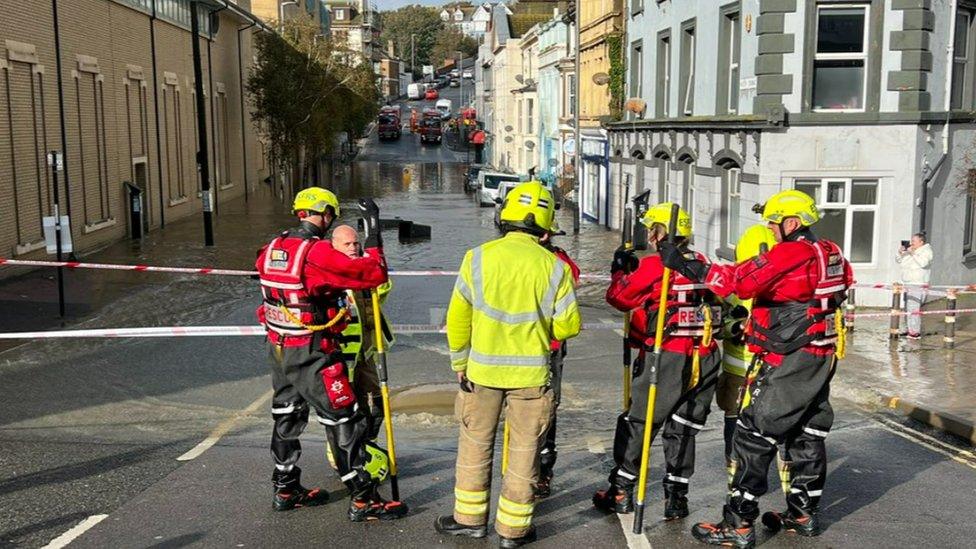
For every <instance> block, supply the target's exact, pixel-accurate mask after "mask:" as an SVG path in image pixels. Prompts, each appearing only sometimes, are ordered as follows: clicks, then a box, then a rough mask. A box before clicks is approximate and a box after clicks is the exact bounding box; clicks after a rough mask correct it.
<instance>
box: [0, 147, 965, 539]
mask: <svg viewBox="0 0 976 549" xmlns="http://www.w3.org/2000/svg"><path fill="white" fill-rule="evenodd" d="M394 149H395V150H394ZM397 150H398V151H399V152H395V151H397ZM391 151H392V152H391ZM418 151H419V145H418V144H416V143H414V144H413V145H411V144H410V143H409V142H408V141H406V140H404V141H402V142H401V143H400V144H399V145H397V144H395V143H384V144H379V143H376V142H375V137H371V138H370V140H369V142H367V143H366V144H365V149H364V150H363V152H362V154H361V156H360V160H359V161H358V162H356V163H355V164H354V165H353V166H352V167H350V169H349V170H348V173H346V174H345V176H346V179H345V180H344V181H343V182H341V183H340V184H339V188H340V194H341V195H342V196H343V197H355V196H360V195H366V194H369V195H373V196H378V197H381V198H382V200H380V204H381V205H382V206H383V207H384V208H385V209H384V216H385V215H386V213H387V211H389V212H391V213H393V212H396V213H398V214H402V215H404V216H405V217H407V218H411V219H415V220H417V221H419V222H422V223H428V224H432V225H434V226H435V229H436V230H435V233H434V234H433V235H432V240H431V241H430V242H424V243H410V242H397V241H395V240H393V239H388V242H387V246H386V247H387V252H388V257H389V259H390V264H391V266H392V267H393V268H394V269H405V268H431V269H432V268H448V269H453V268H455V267H456V263H457V261H458V260H459V258H460V257H461V255H460V254H461V252H463V250H464V249H466V248H467V247H470V246H471V245H474V244H476V243H478V242H480V241H483V240H485V239H487V238H491V237H492V236H493V234H494V228H493V227H492V224H491V209H485V208H478V206H477V204H476V203H475V202H474V201H473V200H471V199H470V198H469V197H467V196H466V195H464V193H463V191H462V190H461V189H462V186H461V181H460V179H459V178H460V176H461V174H463V166H461V165H459V164H457V163H456V162H450V161H446V160H441V161H440V162H438V163H433V164H431V163H415V162H414V159H415V158H416V156H417V155H418V154H419V153H418ZM379 158H384V159H387V158H392V159H396V160H395V162H394V163H389V162H386V161H383V162H381V161H379V160H377V159H379ZM456 160H457V159H456V158H455V161H456ZM404 166H407V167H408V171H409V172H410V174H411V176H410V177H409V178H403V177H402V170H403V168H404ZM345 205H346V204H345V203H344V206H345ZM561 215H568V213H567V212H562V213H561ZM288 225H289V219H288V213H287V208H286V207H285V206H283V205H281V204H280V203H279V202H276V200H275V199H274V198H273V197H271V196H270V195H268V194H263V191H259V192H258V193H257V194H255V195H252V196H251V197H250V199H249V201H248V203H247V204H244V203H243V202H240V203H230V204H225V205H222V209H221V214H220V215H219V216H218V217H217V224H216V242H217V246H215V247H213V248H206V247H204V246H202V231H201V230H200V226H199V221H198V220H194V219H188V220H185V221H182V222H177V223H172V224H170V225H168V226H167V228H166V229H165V230H164V231H154V232H153V233H150V235H149V236H148V237H147V238H146V239H144V240H143V241H142V242H140V243H129V242H123V243H119V244H116V245H113V246H111V247H109V248H106V249H105V250H102V251H100V252H97V253H94V254H91V255H90V256H89V257H87V258H86V259H89V260H91V261H99V262H118V263H132V262H139V263H153V264H164V265H182V266H194V265H213V266H220V267H227V268H249V267H250V263H251V258H253V251H254V249H256V247H257V246H258V245H260V244H261V243H263V242H265V241H266V240H267V239H268V238H269V237H270V236H271V235H273V234H275V232H277V231H278V230H280V229H281V228H282V227H287V226H288ZM617 239H618V236H616V235H614V233H611V232H608V231H605V230H603V229H602V228H600V227H592V226H584V230H583V233H581V235H579V236H578V237H564V241H563V242H561V243H562V244H563V245H564V246H565V247H566V248H568V249H569V251H570V253H571V254H573V255H574V256H576V257H579V258H580V259H581V263H582V264H583V268H584V271H587V272H595V271H596V270H598V269H600V268H603V266H604V265H605V263H606V257H608V256H609V253H610V250H612V249H613V247H615V246H616V241H617ZM51 275H52V273H50V272H47V271H44V270H37V271H32V272H29V273H26V274H22V275H21V276H20V277H14V278H12V279H4V280H0V296H4V299H5V300H7V301H6V302H4V303H0V310H2V311H4V314H3V315H0V319H3V321H2V322H4V324H2V329H3V330H27V329H31V330H33V329H44V328H57V327H59V324H60V321H59V320H58V319H57V317H56V313H55V314H52V309H51V307H50V289H51V288H52V285H53V281H52V279H51V278H50V276H51ZM67 277H68V288H69V291H68V296H69V300H70V301H69V303H74V304H75V305H74V307H73V308H69V310H73V311H75V313H74V316H72V317H71V319H69V321H70V326H69V327H71V328H74V327H119V326H168V325H188V326H189V325H194V326H198V325H242V324H253V323H254V316H253V311H254V307H255V306H256V305H257V303H258V301H259V297H258V291H257V287H256V285H255V283H254V281H252V280H249V279H247V278H231V277H202V276H195V275H185V276H173V275H164V274H149V273H131V272H99V271H72V272H68V273H67ZM452 282H453V281H452V280H451V279H450V277H439V278H438V277H428V278H419V277H403V278H398V279H396V287H395V290H394V292H393V293H392V294H391V296H390V300H389V301H388V303H387V306H386V309H387V312H388V314H389V315H390V316H391V318H392V319H393V321H394V322H396V323H439V322H440V321H441V320H442V319H443V312H444V307H446V300H447V296H449V293H450V289H451V287H452ZM602 293H603V289H602V286H600V285H598V284H589V285H584V286H583V287H582V288H581V289H580V292H579V294H580V299H581V302H582V304H583V315H584V319H585V320H586V321H587V322H597V323H600V322H602V323H606V324H613V323H615V322H617V321H618V319H619V314H617V313H615V312H613V311H611V310H610V309H609V308H608V307H607V306H606V305H605V304H604V303H603V296H602ZM55 305H56V302H55ZM54 311H56V309H54ZM8 312H11V313H14V314H16V315H19V316H18V317H17V318H18V320H16V321H12V320H8ZM879 324H880V325H881V328H872V326H874V325H873V324H869V323H867V322H864V323H861V324H859V325H858V331H857V332H855V334H854V336H853V341H852V347H853V348H852V353H851V355H850V356H849V358H848V359H847V360H846V361H845V362H843V363H842V366H841V370H840V372H839V373H838V376H837V378H836V381H835V383H834V387H833V388H834V406H835V410H836V416H837V419H836V422H835V425H834V428H833V429H832V431H831V436H830V438H829V440H828V448H829V452H830V463H829V468H830V477H829V480H828V486H827V490H826V492H825V496H824V501H823V503H822V506H823V517H824V520H825V522H826V523H827V530H826V532H825V533H824V534H823V535H822V536H821V537H819V538H816V539H802V538H800V539H798V538H795V537H790V536H786V535H779V536H775V537H770V536H768V535H767V534H765V533H763V534H762V538H761V543H763V544H768V546H769V547H837V546H858V547H892V546H920V545H923V544H931V543H932V540H938V544H939V546H941V547H969V546H971V545H972V544H971V540H972V539H973V537H974V536H976V524H974V522H973V520H972V514H971V513H967V512H960V510H966V509H970V508H971V507H972V494H974V493H976V474H974V473H976V456H974V455H973V453H972V451H971V448H968V447H967V446H966V445H964V444H961V443H960V442H959V440H958V439H955V438H953V437H951V436H948V435H946V434H944V433H943V432H941V431H938V430H934V429H930V428H927V427H926V426H925V425H921V424H919V423H917V422H915V421H912V420H911V419H908V418H905V417H904V416H902V415H900V414H895V413H892V412H891V411H889V410H887V409H885V408H884V407H883V406H881V405H879V403H880V400H879V399H880V397H879V395H880V393H881V391H883V390H888V391H889V392H891V393H895V392H897V393H898V394H899V395H901V396H903V397H904V398H905V399H906V400H910V401H916V402H919V403H941V404H942V405H944V406H947V408H949V407H948V404H949V403H951V404H952V407H951V408H949V410H957V407H958V408H962V407H965V404H966V402H972V400H971V398H972V397H971V395H972V394H973V393H972V392H971V391H969V389H971V383H972V381H971V380H972V379H973V376H971V375H970V376H967V375H965V374H966V373H969V371H970V370H969V368H972V367H973V366H972V365H971V363H972V361H971V360H969V354H970V353H972V352H973V349H974V346H976V343H974V338H973V337H971V336H970V335H969V333H968V332H965V331H964V332H962V333H961V337H960V338H959V339H960V342H959V344H958V345H957V348H956V349H955V350H954V351H951V352H948V351H943V350H941V349H939V348H938V345H939V341H938V338H937V336H928V337H927V338H926V339H923V340H922V341H921V342H920V343H914V342H913V343H898V344H897V345H895V346H894V347H889V344H888V341H887V340H886V339H885V338H884V337H882V336H884V335H885V334H886V333H887V332H886V331H885V328H886V323H885V322H880V323H879ZM876 331H877V333H875V332H876ZM619 345H620V342H619V338H618V336H617V335H614V334H613V332H612V331H609V330H591V331H587V332H584V333H583V334H581V335H580V337H579V338H577V339H576V340H574V341H572V342H570V343H569V348H570V354H569V356H568V357H567V362H566V370H565V371H566V374H565V376H566V377H565V381H564V383H565V385H564V401H563V404H562V407H561V410H560V423H559V424H560V434H559V444H560V448H559V452H560V453H559V461H558V464H557V466H556V475H557V477H556V482H555V485H554V490H555V491H554V494H553V496H552V497H550V498H549V499H548V500H546V501H544V502H542V503H541V504H540V505H539V506H538V511H537V517H536V524H537V526H538V527H539V533H540V538H541V539H540V541H539V542H538V543H537V544H536V546H538V547H566V546H584V547H585V546H592V547H648V546H652V545H656V546H668V547H672V546H673V547H692V546H695V547H697V546H698V545H696V544H694V542H693V540H692V539H691V537H690V535H689V534H688V529H689V528H690V526H691V524H693V522H695V521H697V520H706V519H707V520H715V519H717V518H718V516H719V514H720V509H721V504H722V501H723V497H724V495H723V494H724V485H725V478H724V467H723V456H722V435H721V432H722V429H721V414H719V413H715V414H712V416H711V417H710V418H709V420H708V424H707V427H706V429H705V430H704V431H703V432H702V433H701V435H700V436H699V437H698V452H697V455H698V458H697V460H698V472H697V473H696V475H695V477H694V481H693V489H692V493H691V502H690V503H691V506H692V516H691V517H689V518H688V519H686V520H684V521H678V522H674V523H665V522H662V521H661V519H660V512H661V507H662V504H661V501H660V498H661V491H660V484H659V482H658V479H660V478H661V476H662V474H663V472H662V464H663V460H662V452H661V448H660V445H659V444H658V443H655V445H654V447H653V451H652V458H651V467H652V468H651V473H650V478H651V479H652V484H651V485H650V487H649V494H650V495H649V508H648V509H649V513H648V517H647V522H646V528H645V532H644V535H643V536H634V535H631V534H630V533H629V532H630V526H631V525H630V520H631V517H618V516H615V515H609V516H608V515H604V514H602V513H599V512H597V511H595V510H594V509H592V508H591V505H590V503H589V498H590V496H591V495H592V492H593V491H594V490H596V489H598V488H601V487H603V485H604V483H605V482H606V476H607V474H608V472H609V470H610V467H611V464H612V463H611V455H610V448H611V445H612V437H613V431H612V429H613V426H614V424H615V417H616V415H617V414H618V413H619V408H620V393H619V381H618V380H619V378H620V365H619V362H620V356H619ZM264 360H265V359H264V349H263V346H262V343H261V339H260V338H255V337H250V338H248V337H237V338H184V339H118V340H108V339H103V340H38V341H29V342H25V343H23V344H21V345H19V346H17V347H16V348H12V349H8V350H6V351H4V352H0V547H40V546H43V545H45V544H47V543H49V542H51V541H52V540H54V539H56V538H58V539H60V540H66V539H67V537H70V536H75V535H77V537H75V538H73V541H72V543H71V545H72V546H77V547H184V546H192V547H228V546H230V547H249V546H258V547H266V546H272V545H274V546H278V545H284V546H289V545H291V544H299V545H301V546H305V545H311V544H319V545H321V544H323V543H327V544H328V545H330V546H334V547H341V546H343V545H344V544H354V545H355V546H362V545H364V544H367V545H373V544H376V545H380V544H382V545H398V546H400V547H404V548H413V547H418V548H419V547H431V546H439V545H449V546H450V545H457V546H462V547H467V546H471V547H481V546H487V545H489V544H494V543H495V537H494V536H493V535H492V536H489V538H488V540H485V541H480V542H478V541H467V540H465V541H458V540H445V539H442V538H440V537H439V536H437V535H436V533H435V532H434V530H433V528H432V523H433V520H434V518H435V517H436V516H437V515H439V514H444V513H448V512H450V509H451V506H452V502H451V487H452V479H453V459H454V452H455V449H456V436H457V425H456V423H455V422H454V419H453V418H452V416H451V412H452V397H453V391H454V390H455V389H454V384H453V383H452V382H451V379H452V373H451V372H450V369H449V365H448V354H447V349H446V345H445V343H444V339H443V336H442V335H431V334H417V335H408V334H401V335H398V338H397V343H396V345H395V346H394V347H393V349H392V351H391V355H390V358H389V363H390V369H391V374H390V375H391V382H392V384H393V386H394V388H395V390H394V396H393V408H394V410H395V411H396V417H395V420H394V424H395V426H396V436H397V449H398V458H399V459H398V462H399V464H400V476H401V481H400V482H401V492H402V493H403V495H404V499H405V501H406V503H407V504H408V505H410V507H411V509H412V511H411V514H410V516H409V517H407V518H406V519H404V520H401V521H397V522H392V523H372V524H365V525H363V524H350V523H348V522H347V521H346V520H345V518H344V513H345V510H346V502H345V501H346V497H345V496H344V493H343V489H342V486H341V484H340V483H339V482H338V479H337V478H336V475H335V474H334V473H333V472H331V471H329V470H328V465H327V464H326V462H325V460H324V459H322V458H323V457H324V455H323V453H324V452H323V446H324V439H325V437H324V433H323V431H322V430H321V428H319V427H318V426H317V425H314V424H313V425H311V426H310V427H309V429H308V430H307V432H306V434H305V435H304V436H303V441H304V444H305V453H304V457H303V459H302V462H301V465H302V467H303V469H304V471H305V476H304V478H305V480H306V482H307V484H309V485H314V484H318V485H321V486H323V487H325V488H327V489H328V490H329V491H330V493H331V494H332V495H333V499H334V502H333V503H330V504H329V505H326V506H324V507H320V508H315V509H301V510H297V511H294V512H290V513H282V514H276V513H273V512H271V510H270V498H271V486H270V481H269V477H270V473H271V464H270V461H269V459H268V450H267V443H268V440H269V437H270V414H269V412H268V406H269V399H270V394H269V392H268V389H269V380H268V376H267V371H266V366H265V365H264ZM967 391H969V392H968V395H967ZM889 396H891V395H889ZM909 396H910V398H909ZM967 398H968V399H969V400H966V399H967ZM912 399H914V400H912ZM971 408H972V407H971V406H970V409H971ZM496 469H497V468H496ZM774 476H775V475H773V474H771V476H770V485H771V487H776V486H778V483H777V482H776V480H775V478H774ZM496 479H497V473H496ZM495 486H497V481H496V484H495ZM781 505H782V502H781V498H780V496H779V495H778V494H776V493H770V494H769V495H768V496H767V497H766V498H765V499H764V500H763V506H764V509H770V508H779V507H781ZM62 536H67V537H62ZM62 546H63V545H62Z"/></svg>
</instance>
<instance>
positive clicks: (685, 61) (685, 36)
mask: <svg viewBox="0 0 976 549" xmlns="http://www.w3.org/2000/svg"><path fill="white" fill-rule="evenodd" d="M697 30H698V29H697V26H696V25H695V19H689V20H687V21H685V22H683V23H682V24H681V44H680V45H679V46H680V48H681V50H680V51H679V56H678V67H679V68H678V94H679V97H678V116H679V117H681V116H692V115H694V113H695V58H696V57H697V55H696V53H697V52H696V50H697V44H698V36H697Z"/></svg>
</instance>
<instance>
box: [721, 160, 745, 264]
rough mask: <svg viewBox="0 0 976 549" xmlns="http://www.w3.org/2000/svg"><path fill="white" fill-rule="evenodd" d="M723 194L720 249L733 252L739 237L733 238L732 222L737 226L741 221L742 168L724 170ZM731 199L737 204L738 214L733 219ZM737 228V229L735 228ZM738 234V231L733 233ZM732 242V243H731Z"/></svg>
mask: <svg viewBox="0 0 976 549" xmlns="http://www.w3.org/2000/svg"><path fill="white" fill-rule="evenodd" d="M722 179H723V184H724V185H723V187H724V188H723V189H722V190H723V192H722V210H723V213H724V216H725V221H724V222H723V223H722V231H721V232H722V234H721V237H722V247H724V248H728V249H730V250H732V251H735V246H736V244H738V243H739V238H740V237H739V236H738V235H735V236H734V237H733V234H732V233H733V231H732V220H733V219H735V221H736V223H737V224H738V223H739V222H741V221H742V220H741V219H740V218H741V214H742V210H741V208H742V168H741V167H739V166H732V167H730V168H726V169H725V173H724V174H723V177H722ZM732 199H735V200H736V201H737V202H738V206H739V208H738V214H737V215H736V216H735V217H734V218H733V216H732V215H731V213H730V210H731V206H732ZM736 228H738V227H736ZM735 232H740V231H735ZM733 240H734V242H733Z"/></svg>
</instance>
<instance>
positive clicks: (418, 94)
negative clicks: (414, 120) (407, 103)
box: [407, 82, 427, 101]
mask: <svg viewBox="0 0 976 549" xmlns="http://www.w3.org/2000/svg"><path fill="white" fill-rule="evenodd" d="M425 91H427V90H426V89H424V85H423V84H421V83H419V82H415V83H413V84H410V85H408V86H407V99H409V100H411V101H419V100H421V99H423V98H424V92H425Z"/></svg>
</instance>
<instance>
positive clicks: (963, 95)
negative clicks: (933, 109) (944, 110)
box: [949, 9, 976, 109]
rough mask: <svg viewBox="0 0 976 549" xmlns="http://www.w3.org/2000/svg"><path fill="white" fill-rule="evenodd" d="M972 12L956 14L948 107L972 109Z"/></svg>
mask: <svg viewBox="0 0 976 549" xmlns="http://www.w3.org/2000/svg"><path fill="white" fill-rule="evenodd" d="M974 19H976V18H974V17H973V12H972V11H970V10H967V9H960V10H959V11H957V12H956V35H955V37H954V39H953V45H952V95H951V96H950V98H949V107H950V108H952V109H972V108H973V107H974V106H976V102H974V100H973V65H972V63H971V60H972V59H973V55H974V53H976V52H974V51H973V49H974V47H973V37H972V36H973V32H972V31H973V23H974Z"/></svg>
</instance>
